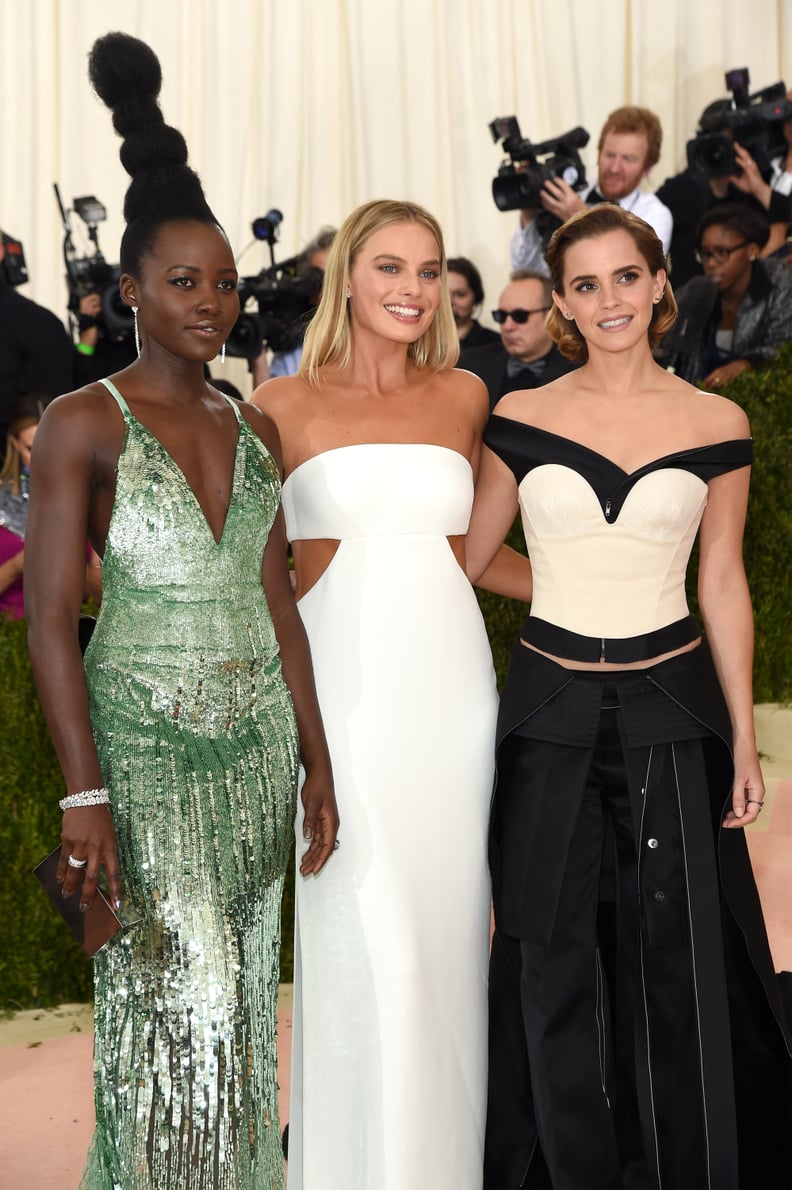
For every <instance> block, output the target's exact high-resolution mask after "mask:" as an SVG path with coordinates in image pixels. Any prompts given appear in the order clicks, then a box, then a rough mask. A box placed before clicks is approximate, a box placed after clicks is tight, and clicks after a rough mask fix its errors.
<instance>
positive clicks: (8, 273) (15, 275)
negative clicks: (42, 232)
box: [0, 232, 28, 288]
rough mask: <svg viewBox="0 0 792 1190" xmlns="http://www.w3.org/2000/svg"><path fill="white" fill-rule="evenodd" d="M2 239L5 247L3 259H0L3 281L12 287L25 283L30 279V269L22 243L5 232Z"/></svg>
mask: <svg viewBox="0 0 792 1190" xmlns="http://www.w3.org/2000/svg"><path fill="white" fill-rule="evenodd" d="M0 239H2V242H3V249H4V253H3V259H2V261H0V273H2V277H3V281H4V282H5V284H6V285H10V286H11V287H12V288H16V286H17V285H24V284H25V282H26V281H27V280H28V271H27V265H26V264H25V253H24V250H23V248H22V245H21V244H20V242H19V240H15V239H14V237H13V236H9V235H6V233H5V232H3V233H2V235H0Z"/></svg>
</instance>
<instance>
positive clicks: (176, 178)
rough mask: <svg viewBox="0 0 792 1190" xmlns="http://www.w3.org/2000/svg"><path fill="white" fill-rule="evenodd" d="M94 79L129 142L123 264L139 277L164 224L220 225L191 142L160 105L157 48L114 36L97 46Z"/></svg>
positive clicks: (124, 155)
mask: <svg viewBox="0 0 792 1190" xmlns="http://www.w3.org/2000/svg"><path fill="white" fill-rule="evenodd" d="M88 77H89V78H90V80H91V85H92V86H93V89H94V91H95V92H96V94H97V95H98V96H99V98H100V99H101V100H102V101H103V102H104V103H105V104H107V106H108V107H109V108H110V110H111V111H112V113H113V127H114V128H115V130H116V132H117V133H118V135H119V136H120V137H122V138H123V144H122V146H121V164H122V165H123V166H124V169H125V170H126V171H127V173H128V174H129V175H130V176H131V178H132V181H131V183H130V185H129V188H128V190H127V192H126V197H125V199H124V219H125V221H126V230H125V231H124V234H123V237H122V239H121V252H120V264H121V271H122V272H123V273H129V274H130V275H131V276H135V277H137V276H139V275H140V263H141V260H142V259H143V257H144V256H146V255H147V253H148V252H150V251H151V249H152V247H153V244H154V240H155V238H156V235H157V232H158V230H159V229H160V227H162V225H163V224H164V223H171V222H173V221H174V220H181V219H193V220H195V221H197V222H198V223H213V224H215V225H216V226H218V227H219V224H218V222H217V219H216V218H215V216H214V215H213V214H212V211H211V210H210V208H209V205H208V203H207V201H206V198H205V197H204V192H203V188H202V186H201V181H200V179H199V177H198V175H197V174H196V173H195V172H194V171H193V170H192V169H190V168H189V166H188V165H187V144H186V141H185V139H184V137H183V136H182V134H181V133H180V132H179V131H178V130H177V129H176V128H171V127H170V125H168V124H166V123H165V120H164V118H163V115H162V112H161V110H160V106H159V103H158V97H159V93H160V89H161V87H162V70H161V68H160V63H159V59H158V58H157V55H156V54H155V53H154V51H153V50H152V49H151V47H150V46H148V45H146V43H145V42H144V41H140V40H139V39H138V38H137V37H131V36H130V35H129V34H128V33H107V34H105V36H104V37H100V38H99V39H98V40H97V41H95V42H94V44H93V48H92V49H91V52H90V55H89V57H88Z"/></svg>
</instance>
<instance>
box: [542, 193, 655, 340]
mask: <svg viewBox="0 0 792 1190" xmlns="http://www.w3.org/2000/svg"><path fill="white" fill-rule="evenodd" d="M609 231H626V232H627V234H628V235H630V236H632V239H633V241H634V242H635V246H636V248H637V249H638V251H639V252H640V254H641V256H642V257H643V258H644V260H645V261H646V263H647V265H648V266H649V271H650V273H651V274H652V275H653V276H656V275H657V273H659V272H660V270H661V269H665V270H666V272H667V271H668V265H667V263H666V258H665V253H664V252H663V245H662V243H661V241H660V239H659V238H658V236H657V235H656V233H655V231H654V229H653V228H651V227H650V226H649V224H648V223H645V222H644V220H643V219H639V218H638V216H637V215H633V214H632V212H631V211H624V210H622V208H621V207H619V206H617V205H616V204H615V203H610V202H602V203H598V204H597V206H595V207H589V208H587V209H586V210H585V211H579V212H578V213H577V214H575V215H573V216H572V217H571V218H570V219H567V221H566V223H563V224H562V225H561V227H559V228H558V229H557V231H555V232H553V235H552V238H551V240H550V243H549V245H548V248H547V264H548V267H549V269H550V276H551V278H552V281H553V289H554V291H555V292H556V293H557V294H558V295H559V296H560V297H563V294H564V264H565V261H566V255H567V252H568V251H569V249H570V248H571V247H572V245H573V244H579V243H581V241H583V240H591V239H594V238H595V237H596V236H602V235H606V234H607V232H609ZM676 318H677V304H676V298H675V297H674V292H673V290H672V288H671V284H670V282H669V281H668V280H667V279H666V284H665V290H664V292H663V296H662V297H661V299H660V301H659V302H658V303H657V305H655V306H654V307H653V309H652V321H651V323H650V326H649V345H650V347H651V348H652V349H653V350H654V348H655V347H657V345H658V343H659V342H660V340H661V339H662V337H663V335H665V334H666V333H667V331H669V330H670V329H671V327H672V326H673V325H674V323H675V322H676ZM545 325H546V326H547V330H548V332H549V334H550V336H551V337H552V339H553V341H554V342H555V344H556V346H557V347H558V350H559V351H560V352H561V354H562V355H565V356H566V357H567V359H571V360H574V361H575V363H585V362H586V360H587V359H588V347H587V345H586V340H585V339H584V337H583V335H582V334H581V333H580V330H579V329H578V326H577V323H576V322H574V321H570V320H569V319H567V318H564V316H563V314H562V313H561V311H560V310H559V309H558V306H556V305H553V308H552V310H551V311H550V313H549V314H548V315H547V319H546V323H545Z"/></svg>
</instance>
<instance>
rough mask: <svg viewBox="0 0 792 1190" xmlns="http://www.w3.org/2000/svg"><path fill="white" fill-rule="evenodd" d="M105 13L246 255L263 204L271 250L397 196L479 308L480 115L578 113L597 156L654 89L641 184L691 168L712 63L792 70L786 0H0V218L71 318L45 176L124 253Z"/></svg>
mask: <svg viewBox="0 0 792 1190" xmlns="http://www.w3.org/2000/svg"><path fill="white" fill-rule="evenodd" d="M110 29H122V30H125V31H127V32H129V33H133V34H135V35H137V36H139V37H142V38H144V39H145V40H146V41H148V42H149V43H150V44H151V46H152V47H153V48H154V50H155V51H156V53H157V54H158V56H159V58H160V61H161V62H162V68H163V75H164V86H163V93H162V104H163V109H164V112H165V115H166V118H167V120H168V121H169V122H170V123H173V124H175V125H176V126H177V127H179V128H180V129H181V130H182V131H183V133H184V134H185V136H186V138H187V142H188V144H189V147H190V154H191V162H192V164H193V165H194V166H195V168H196V169H197V170H198V171H199V173H200V174H201V177H202V179H203V182H204V185H205V189H206V192H207V196H208V198H209V201H210V203H211V205H212V207H213V209H214V210H215V212H216V213H217V215H218V217H219V219H220V220H221V222H222V223H223V225H224V226H225V228H226V230H227V232H228V234H229V236H230V238H231V241H232V243H233V245H234V249H235V251H236V253H237V254H238V255H239V257H240V259H239V266H240V271H241V272H242V273H243V274H255V273H257V272H258V271H259V269H261V268H262V267H264V266H265V265H267V264H268V263H269V255H268V252H267V250H266V247H265V246H264V245H263V244H261V243H259V242H256V243H254V244H252V245H251V239H252V235H251V231H250V224H251V221H252V220H253V218H254V217H255V216H256V215H261V214H263V213H264V212H266V211H267V210H268V209H269V208H270V207H277V208H279V209H280V210H281V211H282V212H283V216H284V219H283V225H282V234H281V240H280V243H279V244H278V246H277V254H278V257H279V258H285V257H286V256H290V255H292V254H293V253H294V252H296V251H298V250H299V249H300V248H301V247H302V245H303V244H304V243H305V242H306V241H307V240H308V239H309V238H310V237H311V236H312V235H313V233H314V232H315V231H316V230H317V229H318V228H319V227H320V226H321V225H322V224H326V223H334V224H338V223H339V222H340V221H341V220H342V219H343V218H344V216H345V215H346V214H347V213H348V212H349V211H350V210H351V209H352V208H353V207H354V206H356V205H357V204H358V203H360V202H363V201H365V200H366V199H369V198H374V197H407V198H410V199H414V200H417V201H419V202H421V203H424V204H425V205H426V206H428V207H429V208H430V209H431V210H432V211H434V212H435V214H437V216H438V217H439V219H440V221H441V223H442V225H443V228H444V231H445V235H446V240H447V248H448V251H449V253H451V254H459V253H461V254H464V255H467V256H470V257H471V258H472V259H473V260H475V261H476V262H477V263H478V265H479V267H480V268H481V271H482V274H483V276H484V280H485V288H486V290H487V302H486V309H489V307H490V306H491V305H492V304H494V302H495V301H496V299H497V295H498V291H499V289H500V287H501V285H502V283H503V281H504V279H505V277H506V274H507V272H508V268H509V259H508V241H509V237H510V235H511V233H512V230H513V228H514V223H515V216H514V214H512V213H507V214H501V213H500V212H499V211H498V210H497V209H496V207H495V205H494V203H493V201H492V196H491V182H492V178H493V177H494V175H495V173H496V171H497V167H498V165H499V163H500V160H501V156H502V155H501V152H500V148H499V146H497V145H495V144H494V143H493V141H492V139H491V137H490V133H489V130H488V127H487V125H488V123H489V122H490V121H491V120H492V119H493V118H494V117H495V116H504V115H511V114H516V115H517V116H518V118H519V120H520V123H521V126H522V131H523V134H524V135H525V136H527V137H529V138H530V139H532V140H535V141H539V140H544V139H546V138H548V137H553V136H557V135H558V134H560V133H562V132H565V131H567V130H568V129H570V128H572V127H574V126H575V125H578V124H580V125H583V127H585V128H586V129H588V131H589V132H590V134H591V142H590V144H589V146H588V147H587V149H585V150H584V151H583V156H584V159H585V161H586V164H587V167H588V169H589V170H590V171H592V170H593V169H594V167H595V160H596V140H597V134H598V131H599V129H600V127H601V125H602V123H603V121H604V119H605V117H606V115H607V114H608V112H610V111H611V110H612V109H613V108H615V107H618V106H620V105H621V104H624V103H637V104H642V105H644V106H647V107H650V108H652V109H653V110H654V111H656V112H657V113H658V115H659V116H660V118H661V120H662V123H663V128H664V133H665V137H664V144H663V152H662V157H661V160H660V162H659V164H658V165H657V166H656V167H655V169H654V171H653V174H652V177H651V179H650V180H649V185H650V188H654V187H656V186H658V185H660V183H661V182H662V181H663V180H664V179H665V178H666V177H667V176H668V175H670V174H673V173H675V172H677V171H678V170H679V169H681V168H682V167H683V166H684V163H685V142H686V141H687V140H688V139H689V137H690V136H691V135H692V134H693V132H694V130H695V126H696V122H697V119H698V116H699V114H700V113H701V111H702V109H703V108H704V107H705V106H706V105H707V104H708V103H709V102H710V101H712V100H713V99H717V98H720V97H722V96H724V95H725V94H726V91H725V86H724V79H723V74H724V71H725V70H726V69H727V68H731V67H737V66H747V67H748V68H749V70H750V73H751V86H752V88H753V89H758V88H760V87H763V86H766V85H768V84H770V83H774V82H777V81H778V80H779V79H784V80H785V81H786V82H787V83H788V84H789V85H792V0H662V2H660V0H614V2H612V3H610V4H601V3H592V0H409V2H408V0H389V2H388V3H383V2H382V0H222V2H221V0H101V3H100V2H92V0H25V2H24V3H19V0H0V39H1V43H2V48H3V69H2V73H1V74H0V89H1V92H2V128H3V135H2V163H3V164H2V170H0V226H2V227H3V228H4V229H5V230H7V231H8V232H10V233H11V234H13V235H14V236H16V237H17V238H19V239H21V240H22V241H23V243H24V246H25V252H26V256H27V261H28V268H29V271H30V277H31V280H30V283H29V285H27V286H26V287H25V288H24V289H23V290H22V292H23V293H26V294H28V295H29V296H30V297H33V298H34V299H35V300H37V301H39V302H41V303H42V304H44V305H47V306H49V307H50V308H51V309H53V310H54V311H55V312H56V313H58V314H59V315H60V316H61V317H63V318H64V319H65V317H66V290H65V285H64V282H63V263H62V247H61V242H62V230H61V225H60V217H59V214H58V210H57V206H56V203H55V199H54V195H53V189H52V184H53V182H56V181H57V182H58V183H59V184H60V187H61V191H62V194H63V197H64V200H65V202H66V203H67V205H71V201H72V199H73V198H74V197H75V196H77V195H84V194H95V195H96V196H97V197H98V198H99V199H100V200H101V201H102V202H103V203H104V204H105V205H106V207H107V221H106V222H105V223H103V224H101V225H100V228H99V231H100V241H101V246H102V249H103V251H104V253H105V256H106V257H107V259H108V260H109V261H111V262H115V261H117V259H118V241H119V237H120V234H121V230H122V211H121V208H122V201H123V194H124V189H125V186H126V181H127V178H126V174H125V173H124V171H123V169H122V167H121V164H120V162H119V158H118V147H119V141H118V139H117V137H116V136H115V134H114V132H113V130H112V127H111V123H110V116H109V113H108V111H107V110H106V109H105V108H104V107H103V106H102V104H101V103H100V102H99V101H98V100H97V98H96V97H95V96H94V95H93V93H92V91H91V89H90V87H89V84H88V79H87V73H86V58H87V53H88V51H89V49H90V46H91V44H92V42H93V40H94V38H95V37H97V36H99V35H100V34H101V33H104V32H106V31H108V30H110ZM74 225H75V231H76V233H78V234H77V235H76V240H77V247H78V248H79V249H82V248H83V247H89V245H88V244H87V241H86V240H85V239H84V237H83V234H82V233H83V232H84V225H83V224H81V222H80V220H79V219H75V220H74ZM484 321H488V318H487V316H486V314H485V318H484Z"/></svg>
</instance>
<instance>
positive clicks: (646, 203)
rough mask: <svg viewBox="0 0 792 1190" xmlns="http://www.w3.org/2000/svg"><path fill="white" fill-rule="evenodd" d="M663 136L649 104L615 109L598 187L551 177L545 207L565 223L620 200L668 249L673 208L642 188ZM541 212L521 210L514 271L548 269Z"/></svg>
mask: <svg viewBox="0 0 792 1190" xmlns="http://www.w3.org/2000/svg"><path fill="white" fill-rule="evenodd" d="M662 140H663V130H662V128H661V126H660V121H659V120H658V118H657V116H656V115H655V114H654V112H650V111H649V110H648V109H647V108H645V107H620V108H617V109H616V111H613V112H611V114H610V115H609V116H608V118H607V120H606V121H605V124H604V125H603V128H602V131H601V133H600V138H599V143H598V146H597V148H598V153H599V155H598V158H597V185H596V187H595V186H593V185H588V186H587V187H586V188H585V189H584V190H581V191H580V192H575V191H574V190H573V189H572V187H571V186H569V185H568V184H567V183H566V182H565V181H564V179H563V178H560V177H556V178H552V179H549V180H548V181H546V182H545V184H544V186H543V187H542V191H541V204H542V208H543V209H544V210H545V211H548V212H549V213H550V214H551V215H554V216H555V217H556V218H557V219H559V220H560V221H561V222H564V221H565V220H566V219H568V218H569V217H570V215H574V214H575V212H576V211H583V210H585V208H586V206H593V205H594V204H595V203H598V202H613V203H617V204H618V205H619V206H620V207H623V208H624V210H626V211H632V212H633V214H635V215H638V216H639V217H640V218H641V219H643V220H645V222H646V223H648V224H649V226H650V227H652V228H654V230H655V231H656V233H657V235H658V236H659V237H660V239H661V240H662V242H663V249H664V251H666V252H667V251H668V248H669V245H670V242H671V231H672V226H673V219H672V216H671V212H670V211H669V209H668V207H666V206H664V204H663V203H662V202H661V201H660V200H659V198H657V196H656V195H654V194H648V193H647V192H646V191H645V190H641V189H640V183H641V181H642V179H643V178H645V177H646V176H647V175H648V173H649V171H650V169H651V168H652V166H654V165H656V164H657V161H658V160H659V158H660V146H661V144H662ZM538 214H539V210H537V209H531V210H522V211H520V226H519V227H518V229H517V231H516V232H515V233H514V235H513V237H512V240H511V244H510V255H511V264H512V268H513V269H537V270H538V271H539V272H542V273H547V271H548V270H547V263H546V261H545V244H544V239H543V236H542V234H541V232H540V230H539V228H538V226H537V215H538Z"/></svg>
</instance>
